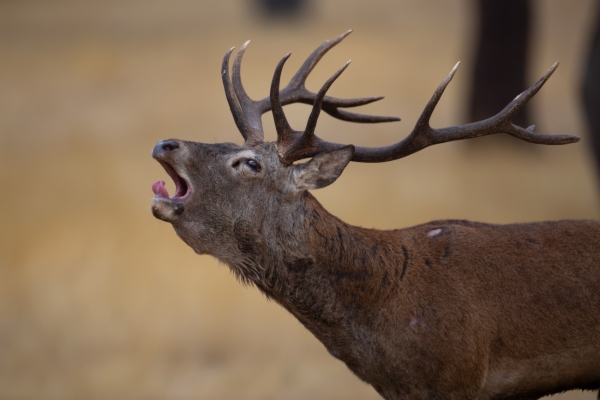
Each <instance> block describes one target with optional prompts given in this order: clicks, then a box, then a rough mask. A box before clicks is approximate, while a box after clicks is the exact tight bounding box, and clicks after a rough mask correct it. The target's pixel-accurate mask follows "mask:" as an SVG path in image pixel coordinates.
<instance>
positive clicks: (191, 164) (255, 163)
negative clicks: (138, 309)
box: [152, 31, 579, 283]
mask: <svg viewBox="0 0 600 400" xmlns="http://www.w3.org/2000/svg"><path fill="white" fill-rule="evenodd" d="M350 32H351V31H348V32H346V33H344V34H342V35H340V36H339V37H337V38H335V39H333V40H331V41H326V42H325V43H323V44H322V45H321V46H320V47H319V48H317V49H316V50H315V51H314V52H313V53H312V54H311V55H310V56H309V57H308V59H307V60H306V61H305V62H304V64H303V65H302V66H301V68H300V69H299V71H298V72H297V73H296V74H295V75H294V77H293V78H292V79H291V81H290V82H289V84H288V85H287V86H286V87H285V88H283V89H280V88H279V86H280V77H281V71H282V69H283V66H284V64H285V62H286V60H287V59H288V57H289V54H288V55H286V56H285V57H284V58H283V59H282V60H281V61H280V62H279V64H278V65H277V68H276V69H275V73H274V76H273V80H272V83H271V90H270V96H268V97H265V98H263V99H262V100H260V101H255V100H252V99H251V98H250V97H249V96H248V95H247V94H246V92H245V90H244V88H243V86H242V83H241V74H240V68H241V62H242V58H243V55H244V52H245V50H246V47H247V45H248V43H249V42H246V43H245V44H244V45H243V46H242V47H241V49H240V51H239V52H238V54H237V56H236V57H235V60H234V62H233V68H232V71H233V74H232V77H230V75H229V58H230V55H231V52H232V51H233V48H232V49H230V50H229V51H228V52H227V54H226V55H225V57H224V58H223V63H222V67H221V75H222V79H223V84H224V87H225V94H226V97H227V101H228V103H229V107H230V109H231V112H232V114H233V118H234V120H235V123H236V125H237V127H238V129H239V131H240V133H241V134H242V136H243V137H244V139H245V143H244V144H243V145H242V146H239V145H236V144H233V143H217V144H205V143H197V142H189V141H182V140H175V139H170V140H165V141H161V142H159V143H158V144H157V145H156V147H155V148H154V150H153V152H152V156H153V157H154V158H155V159H156V160H158V161H159V162H160V164H161V165H162V166H163V167H164V168H165V169H166V171H167V172H168V174H169V175H170V176H171V178H172V179H173V180H174V182H175V185H176V193H175V195H174V196H173V197H169V194H168V193H167V191H166V189H165V187H164V182H162V181H159V182H156V183H155V184H154V185H153V191H154V193H155V194H156V196H155V197H154V199H153V200H152V212H153V214H154V216H155V217H156V218H159V219H162V220H164V221H167V222H170V223H171V224H172V225H173V227H174V228H175V230H176V232H177V234H178V235H179V236H180V237H181V238H182V239H183V240H184V241H185V242H186V243H187V244H188V245H189V246H191V247H192V248H193V249H194V250H195V251H196V252H197V253H199V254H210V255H213V256H215V257H217V258H218V259H220V260H221V261H224V262H225V263H227V264H228V265H230V266H232V269H233V270H234V272H235V273H236V274H237V275H238V276H239V277H241V278H242V279H244V280H249V281H252V282H255V283H256V282H257V281H260V280H261V279H264V274H265V271H264V266H263V264H264V263H263V262H262V260H261V259H260V258H261V257H263V256H265V254H269V255H270V256H273V255H274V257H275V258H277V257H279V258H283V257H288V256H289V254H290V253H291V254H293V253H294V252H298V253H301V248H302V246H303V245H305V244H306V243H303V241H304V240H305V239H304V238H303V237H302V235H301V234H299V231H298V229H299V226H300V225H301V224H302V223H303V222H302V218H303V215H305V214H304V212H305V210H306V209H307V207H308V206H307V201H308V199H311V197H310V195H309V194H308V193H307V191H308V190H313V189H319V188H322V187H325V186H328V185H330V184H331V183H333V182H334V181H335V180H336V179H337V178H338V177H339V176H340V174H341V173H342V171H343V170H344V168H345V167H346V166H347V165H348V163H349V162H350V161H358V162H385V161H391V160H396V159H399V158H402V157H406V156H408V155H410V154H412V153H415V152H417V151H419V150H422V149H424V148H425V147H428V146H431V145H434V144H438V143H445V142H450V141H454V140H462V139H469V138H475V137H479V136H484V135H490V134H494V133H501V132H503V133H508V134H510V135H512V136H515V137H517V138H519V139H522V140H525V141H528V142H531V143H537V144H567V143H573V142H576V141H578V140H579V138H578V137H576V136H570V135H554V136H549V135H540V134H537V133H534V132H533V130H534V126H531V127H529V128H527V129H525V128H522V127H519V126H516V125H514V124H512V122H511V118H512V117H513V116H514V115H515V114H516V113H517V112H518V111H519V109H520V108H521V107H522V106H523V105H524V104H525V103H526V102H527V101H528V100H529V99H531V98H532V97H533V96H534V95H535V94H536V93H537V91H538V90H539V89H540V88H541V87H542V85H543V84H544V83H545V82H546V81H547V80H548V78H549V77H550V75H552V73H553V72H554V70H555V69H556V67H557V64H554V65H553V66H552V67H551V68H550V69H549V70H548V71H547V72H546V73H545V74H544V75H543V76H542V77H541V78H540V79H539V80H538V81H537V82H536V83H535V84H534V85H533V86H532V87H531V88H529V89H527V90H526V91H525V92H523V93H521V94H520V95H519V96H517V98H515V99H514V100H513V101H512V102H511V103H510V104H508V105H507V106H506V107H505V108H504V109H503V110H502V111H501V112H500V113H498V114H497V115H495V116H493V117H491V118H489V119H486V120H483V121H480V122H475V123H470V124H466V125H460V126H454V127H448V128H441V129H434V128H432V127H431V126H430V125H429V120H430V117H431V115H432V113H433V111H434V109H435V106H436V105H437V103H438V101H439V99H440V97H441V96H442V93H443V92H444V90H445V88H446V86H447V85H448V83H449V82H450V80H451V79H452V77H453V76H454V74H455V72H456V69H457V67H458V64H457V65H456V66H455V67H454V68H453V69H452V71H451V72H450V74H449V75H448V76H447V77H446V78H445V79H444V80H443V82H442V83H441V84H440V86H439V87H438V88H437V90H436V91H435V93H434V94H433V96H432V98H431V100H430V101H429V103H428V104H427V105H426V107H425V109H424V111H423V113H422V114H421V116H420V118H419V120H418V121H417V123H416V126H415V127H414V129H413V131H412V132H411V133H410V134H409V135H408V136H407V137H406V138H405V139H403V140H402V141H400V142H398V143H395V144H393V145H390V146H386V147H380V148H369V147H354V146H352V145H343V144H338V143H332V142H328V141H325V140H323V139H321V138H319V137H317V136H316V135H315V128H316V124H317V119H318V117H319V114H320V112H321V110H323V111H325V112H326V113H328V114H329V115H331V116H333V117H335V118H337V119H341V120H344V121H350V122H359V123H378V122H389V121H398V120H399V118H395V117H382V116H371V115H364V114H356V113H352V112H349V111H346V110H345V109H346V108H351V107H356V106H360V105H364V104H368V103H371V102H374V101H377V100H380V99H382V97H367V98H356V99H339V98H334V97H330V96H327V95H326V93H327V90H328V89H329V88H330V87H331V85H332V84H333V82H334V81H335V80H336V79H337V78H338V77H339V76H340V75H341V73H342V72H343V71H344V70H345V69H346V68H347V66H348V63H346V64H345V65H344V66H343V67H342V68H340V69H339V70H338V71H337V72H336V73H335V74H333V76H332V77H331V78H329V79H328V80H327V82H325V84H324V85H323V86H322V87H321V89H320V90H319V91H318V92H317V93H313V92H310V91H309V90H307V89H306V87H305V81H306V78H307V76H308V74H309V73H310V72H311V71H312V69H313V68H314V66H315V65H316V63H317V62H318V61H319V60H320V59H321V57H323V55H324V54H325V53H326V52H327V51H329V50H330V49H331V48H332V47H334V46H335V45H336V44H338V43H339V42H340V41H341V40H342V39H344V38H345V37H346V36H347V35H348V34H349V33H350ZM291 103H306V104H312V112H311V114H310V117H309V119H308V122H307V124H306V128H305V129H304V130H303V131H296V130H294V129H292V128H291V127H290V125H289V124H288V122H287V119H286V117H285V114H284V112H283V108H282V106H283V105H286V104H291ZM268 111H272V113H273V118H274V122H275V126H276V129H277V141H276V142H265V141H264V134H263V129H262V122H261V115H262V114H263V113H266V112H268ZM303 159H310V160H309V161H306V162H304V163H295V162H296V161H299V160H303ZM249 254H253V255H254V258H252V257H249V256H248V255H249ZM284 254H285V255H284ZM298 257H301V255H298Z"/></svg>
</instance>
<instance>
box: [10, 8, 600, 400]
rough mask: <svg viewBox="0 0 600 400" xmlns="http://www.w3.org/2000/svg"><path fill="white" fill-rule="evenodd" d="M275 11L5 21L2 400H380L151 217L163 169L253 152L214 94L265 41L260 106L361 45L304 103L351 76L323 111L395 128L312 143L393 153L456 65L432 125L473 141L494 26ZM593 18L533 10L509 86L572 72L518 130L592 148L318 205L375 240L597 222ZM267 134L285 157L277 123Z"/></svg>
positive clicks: (416, 162)
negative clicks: (164, 150)
mask: <svg viewBox="0 0 600 400" xmlns="http://www.w3.org/2000/svg"><path fill="white" fill-rule="evenodd" d="M276 3H277V2H276V1H274V0H273V1H268V0H264V1H263V0H246V1H243V0H197V1H191V0H177V1H169V2H167V1H159V0H146V1H137V0H119V1H117V0H107V1H60V0H57V1H6V0H3V1H0V184H1V187H2V188H4V190H6V191H7V193H6V194H4V195H2V197H1V200H0V228H1V229H0V399H182V400H183V399H307V398H311V399H377V398H379V397H378V396H377V394H376V393H375V391H374V390H373V389H371V388H370V387H369V386H367V385H366V384H364V383H362V382H360V381H359V380H358V379H357V378H355V377H354V376H353V375H352V373H350V372H349V371H348V370H347V368H346V367H345V366H344V365H343V364H342V363H341V362H339V361H337V360H335V359H334V358H332V357H331V356H330V355H329V354H328V353H327V351H326V350H325V348H324V347H323V346H322V345H321V344H320V343H319V342H318V341H317V340H316V339H315V338H314V337H312V335H311V334H310V333H309V332H308V331H306V330H305V329H304V328H303V327H302V326H301V325H300V323H298V322H297V321H296V320H295V319H294V318H292V317H291V316H290V315H288V313H287V312H285V311H284V310H283V309H282V308H280V307H279V306H277V305H276V304H274V303H272V302H269V301H267V300H266V299H265V298H264V297H263V296H262V295H260V293H259V292H258V291H257V290H256V289H253V288H247V287H243V286H242V285H240V284H239V283H238V282H236V280H235V279H234V277H233V276H232V275H231V274H230V273H229V271H228V270H227V268H226V267H224V266H222V265H219V264H218V263H217V261H216V260H214V259H212V258H210V257H208V256H197V255H195V254H194V253H193V251H192V250H191V249H190V248H188V247H187V246H186V245H185V244H184V243H183V242H182V241H181V240H179V239H178V238H177V237H176V235H175V234H174V232H173V230H172V228H171V226H170V225H169V224H166V223H163V222H161V221H158V220H156V219H154V218H153V217H152V215H151V213H150V209H149V205H150V200H151V199H152V197H153V194H152V191H151V184H152V183H153V182H154V181H156V180H158V179H164V180H166V181H167V187H168V188H169V190H170V191H171V193H172V192H173V184H172V182H171V181H170V179H166V178H167V175H166V173H165V172H164V170H163V169H162V167H161V166H160V165H159V164H158V163H157V162H155V161H154V160H152V158H151V157H150V151H151V149H152V148H153V146H154V144H155V143H156V142H157V141H158V140H160V139H166V138H171V137H176V138H181V139H187V140H195V141H202V142H221V141H231V142H236V143H242V138H241V136H240V134H239V133H238V132H237V130H236V127H235V124H234V123H233V119H232V118H231V115H230V113H229V109H228V106H227V102H226V99H225V96H224V93H223V89H222V86H221V79H220V74H219V69H220V64H221V59H222V57H223V55H224V53H225V51H226V50H227V49H229V48H230V47H231V46H237V47H239V46H240V45H241V44H242V43H244V41H246V40H247V39H252V44H251V45H250V47H249V48H248V51H247V53H246V57H245V60H244V67H243V79H244V83H245V86H246V88H247V90H248V92H249V93H250V95H251V96H253V97H255V98H258V97H263V96H265V95H266V94H267V93H268V89H269V84H270V79H271V76H272V73H273V70H274V68H275V65H276V63H277V62H278V60H279V59H280V58H281V57H282V56H283V55H284V54H286V53H287V52H289V51H292V52H293V55H292V58H291V59H290V60H289V61H288V63H287V65H286V69H285V70H284V76H283V80H282V81H283V82H287V80H288V79H289V78H290V77H291V76H292V74H293V73H294V72H295V70H296V68H298V67H299V66H300V64H301V63H302V61H303V60H304V58H305V57H306V56H308V54H310V52H312V50H313V49H314V48H316V47H317V46H318V45H320V44H321V43H322V42H323V41H325V40H326V39H331V38H333V37H335V36H337V35H339V34H340V33H342V32H344V31H346V30H348V29H354V33H353V34H352V35H350V36H349V37H348V38H346V39H345V40H344V41H343V42H342V43H341V44H339V45H338V46H337V47H336V48H335V49H333V50H332V51H331V52H330V53H329V54H327V56H326V57H325V58H324V59H323V60H322V61H321V63H320V64H319V65H318V66H317V68H316V69H315V70H314V71H313V73H312V74H311V76H310V78H309V80H308V87H309V88H310V89H312V90H315V91H316V90H317V89H318V87H320V85H321V84H322V82H324V81H325V80H326V79H327V78H328V77H329V76H330V74H331V73H333V72H334V71H335V70H336V69H337V68H338V67H340V66H341V65H342V64H343V63H344V62H345V61H347V60H348V59H350V58H351V59H353V63H352V65H351V66H350V68H349V69H348V70H347V71H346V72H345V73H344V75H343V76H342V77H341V78H340V79H339V80H338V81H337V82H336V83H335V85H334V86H333V88H332V89H331V90H330V94H332V95H333V96H340V97H359V96H369V95H385V96H386V99H385V100H383V101H381V102H379V103H375V104H372V105H369V106H365V107H363V109H362V110H363V111H364V112H365V113H374V114H379V115H397V116H400V117H402V121H401V122H399V123H398V122H397V123H390V124H380V125H358V124H350V123H346V122H342V121H338V120H334V119H332V118H331V117H329V116H327V115H323V116H322V117H321V119H320V121H319V125H318V127H317V130H318V134H319V135H320V136H322V137H324V138H326V139H328V140H333V141H338V142H346V143H353V144H356V145H384V144H389V143H392V142H395V141H397V140H399V139H400V138H402V137H403V136H405V135H406V134H407V133H408V132H409V131H410V129H412V126H413V124H414V123H415V121H416V119H417V118H418V116H419V114H420V112H421V110H422V108H423V107H424V105H425V104H426V102H427V100H428V99H429V97H430V96H431V94H432V93H433V91H434V90H435V88H436V87H437V85H438V84H439V83H440V82H441V80H442V79H443V78H444V77H445V76H446V74H447V73H448V72H449V71H450V69H451V68H452V66H453V65H454V64H455V63H456V62H457V61H459V60H460V61H462V64H461V67H460V69H459V71H458V74H457V75H456V77H455V79H454V81H453V82H452V83H451V84H450V86H449V88H448V89H447V91H446V94H445V95H444V97H443V98H442V101H441V102H440V104H439V106H438V107H437V109H436V112H435V114H434V116H433V119H432V125H433V126H435V127H441V126H449V125H455V124H460V123H465V122H469V121H470V118H471V116H472V115H475V114H476V113H484V114H485V112H486V111H485V110H484V111H481V110H474V106H473V103H474V101H473V100H472V99H473V96H475V95H476V93H477V92H478V90H477V89H476V86H477V85H480V84H484V85H485V84H486V81H485V79H484V80H483V81H482V80H481V79H483V78H481V73H479V75H478V74H477V73H476V70H477V68H480V67H477V66H478V65H481V57H480V56H478V55H477V54H479V53H481V51H482V50H481V45H480V43H481V42H480V41H479V39H478V35H479V34H480V33H481V29H482V28H481V26H482V23H481V21H482V18H483V17H482V13H481V10H482V9H481V7H480V5H479V3H478V2H477V1H475V0H403V1H398V0H395V1H394V0H369V1H366V0H319V1H317V0H313V1H308V0H305V1H298V0H296V1H291V2H290V3H296V4H291V5H288V7H281V6H278V4H276ZM597 6H598V4H597V2H595V1H593V0H532V1H530V2H529V4H528V7H529V9H528V10H526V13H527V18H528V19H527V21H528V22H527V29H526V31H527V32H526V35H528V37H527V38H526V39H519V40H520V41H521V42H522V41H523V40H526V46H520V47H519V46H516V47H518V49H517V53H518V54H521V55H520V56H519V55H518V54H517V55H515V56H514V60H515V64H519V63H521V64H522V63H523V59H526V63H525V64H524V65H525V66H523V65H521V66H520V67H518V68H516V70H517V73H518V71H521V75H523V84H526V85H527V86H529V85H530V84H532V83H533V82H534V81H535V80H536V79H537V78H538V77H539V76H541V75H542V74H543V73H544V72H545V71H546V70H547V69H548V68H549V67H550V66H551V65H552V63H554V62H555V61H560V62H561V65H560V67H559V69H558V70H557V71H556V73H555V74H554V76H553V77H552V78H551V79H550V81H549V82H548V83H547V84H546V86H545V87H544V88H543V89H542V90H541V91H540V93H539V94H538V95H537V96H536V97H535V98H534V99H533V101H531V103H530V105H531V106H530V108H529V109H528V110H527V112H526V115H525V116H524V117H523V118H526V119H527V120H528V121H530V122H531V123H534V124H536V125H537V131H538V132H543V133H548V134H561V133H568V134H575V135H580V136H582V140H581V142H579V143H577V144H573V145H569V146H558V147H544V146H535V145H531V144H527V143H525V144H521V143H520V142H518V141H517V140H515V139H512V138H508V139H504V140H502V139H497V138H494V137H491V138H481V139H475V140H471V141H469V142H455V143H449V144H444V145H441V146H435V147H432V148H428V149H426V150H424V151H422V152H420V153H418V154H415V155H413V156H411V157H409V158H405V159H402V160H399V161H395V162H390V163H385V164H376V165H370V164H359V163H354V164H352V165H350V166H349V167H348V168H347V169H346V171H345V173H344V175H343V176H342V177H341V178H340V179H339V180H338V181H337V182H336V184H335V185H332V186H331V187H328V188H326V189H323V190H319V191H316V192H315V193H314V194H315V195H316V196H317V197H318V199H319V200H320V201H321V202H322V203H323V204H324V205H325V207H326V208H327V209H328V210H329V211H330V212H331V213H333V214H334V215H337V216H339V217H341V218H342V219H343V220H345V221H346V222H348V223H352V224H357V225H362V226H366V227H376V228H381V229H386V228H389V229H391V228H399V227H407V226H411V225H415V224H419V223H423V222H427V221H429V220H433V219H445V218H466V219H472V220H478V221H484V222H492V223H510V222H526V221H537V220H546V219H564V218H598V217H599V216H600V207H599V206H600V198H599V193H600V192H599V191H598V189H599V187H598V181H599V180H598V174H596V172H595V170H594V165H595V164H594V160H593V157H592V147H591V144H590V143H592V142H593V141H592V140H591V138H590V135H589V133H588V131H587V130H586V126H588V124H587V123H586V119H585V118H584V115H585V114H584V111H583V107H582V103H581V98H582V93H581V92H582V82H583V77H584V73H585V71H586V65H587V64H586V62H587V61H586V60H587V59H588V53H589V48H590V46H591V43H592V36H593V32H594V23H595V22H594V20H595V18H596V14H597V11H596V10H597ZM518 24H523V22H520V23H518ZM483 26H487V24H483ZM515 26H516V25H515ZM497 29H506V30H507V31H508V30H510V24H508V25H505V26H504V27H503V26H502V25H500V27H499V28H497ZM520 34H521V35H522V34H523V33H522V32H521V33H520ZM523 37H524V36H523ZM521 44H522V43H521ZM484 47H485V46H484ZM509 47H510V46H509ZM521 47H523V48H521ZM478 48H479V49H480V50H479V53H478V50H477V49H478ZM498 51H500V50H498ZM519 52H520V53H519ZM492 53H493V52H492ZM478 57H479V58H478ZM519 57H520V58H519ZM486 59H488V60H489V56H488V58H486V57H483V60H484V61H485V60H486ZM510 59H512V56H511V58H510ZM478 60H479V61H478ZM519 60H521V61H519ZM508 64H509V65H511V63H508ZM493 65H495V63H492V66H493ZM481 68H484V67H481ZM507 68H508V67H507ZM484 69H485V68H484ZM488 69H489V68H488ZM495 74H501V72H496V73H495ZM476 76H480V78H479V81H478V80H477V79H475V77H476ZM484 76H485V74H484ZM492 76H494V75H492ZM487 79H488V81H487V84H493V82H494V79H493V78H492V81H489V78H487ZM497 79H501V77H500V75H498V77H497ZM477 82H479V83H477ZM482 82H483V83H482ZM490 82H491V83H490ZM491 90H497V89H491ZM519 90H520V89H519ZM479 92H482V91H481V90H479ZM485 92H486V91H485V90H483V93H485ZM517 94H518V91H517V92H513V93H509V99H508V100H507V101H509V100H510V99H512V97H514V96H516V95H517ZM492 97H494V96H492ZM482 101H483V100H482ZM475 103H476V104H479V102H478V101H475ZM502 103H503V104H504V103H505V101H504V100H503V101H502ZM286 110H287V113H288V116H289V118H290V121H291V123H292V126H295V127H296V128H300V127H303V126H304V124H305V121H306V118H307V116H308V113H309V107H306V106H303V105H291V106H288V107H287V108H286ZM495 111H498V110H495ZM488 116H489V115H488ZM484 117H485V116H484ZM264 121H265V127H266V132H267V136H268V138H269V139H270V140H274V138H275V134H274V128H273V126H272V124H271V123H269V121H270V115H269V114H267V115H265V117H264ZM548 328H549V329H552V327H548ZM554 398H556V399H559V398H560V399H563V400H566V399H594V398H595V395H594V394H592V393H589V392H588V393H582V392H571V393H566V394H563V395H560V396H555V397H554Z"/></svg>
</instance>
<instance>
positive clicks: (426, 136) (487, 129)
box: [271, 55, 580, 163]
mask: <svg viewBox="0 0 600 400" xmlns="http://www.w3.org/2000/svg"><path fill="white" fill-rule="evenodd" d="M288 56H289V55H288ZM288 56H286V57H284V58H283V59H282V60H281V61H280V63H279V65H278V66H277V69H276V70H275V74H274V76H273V83H272V86H271V102H272V103H273V106H272V107H273V116H274V118H275V125H276V127H277V132H278V140H277V143H278V147H279V149H280V150H279V153H280V158H282V161H284V162H285V163H292V162H294V161H296V160H299V159H302V158H307V157H312V156H315V155H316V154H319V153H322V152H325V151H331V150H335V149H338V148H341V147H343V146H345V145H343V144H339V143H332V142H327V141H325V140H322V139H320V138H319V137H317V136H315V135H314V126H315V124H316V118H317V117H318V115H319V113H318V110H317V108H318V106H319V105H320V104H319V100H318V99H319V97H323V96H324V94H325V92H326V91H327V89H329V87H330V86H331V84H332V83H333V81H334V80H335V79H337V77H338V76H339V75H340V74H341V73H342V72H343V71H344V69H345V68H346V67H347V65H348V64H346V65H345V66H344V67H342V68H341V69H340V70H339V71H338V72H336V73H335V74H334V75H333V76H332V77H331V78H330V79H329V80H328V81H327V82H326V83H325V85H323V87H322V88H321V90H320V91H319V94H318V96H317V99H316V100H315V103H314V107H313V112H312V113H311V116H310V118H309V123H308V125H307V128H306V130H305V131H304V132H303V133H302V132H298V131H293V130H291V128H290V127H289V125H288V124H287V120H286V119H285V115H284V114H283V109H282V108H281V106H280V105H278V104H277V103H280V102H279V100H278V96H277V87H278V86H279V76H280V75H281V69H282V68H283V64H284V63H285V60H286V59H287V57H288ZM459 64H460V63H457V64H456V65H455V66H454V68H452V71H450V74H448V76H447V77H446V79H444V80H443V81H442V83H441V84H440V86H439V87H438V88H437V90H436V91H435V93H434V94H433V96H432V97H431V99H430V100H429V102H428V103H427V106H425V109H424V110H423V112H422V113H421V116H420V117H419V120H418V121H417V123H416V125H415V127H414V129H413V131H412V132H411V133H410V135H408V136H407V137H406V138H405V139H403V140H401V141H400V142H397V143H395V144H393V145H390V146H384V147H356V151H355V153H354V157H353V158H352V161H358V162H372V163H377V162H385V161H392V160H397V159H399V158H402V157H406V156H408V155H410V154H413V153H416V152H417V151H419V150H422V149H424V148H426V147H428V146H432V145H434V144H439V143H446V142H452V141H455V140H462V139H471V138H475V137H480V136H486V135H491V134H494V133H508V134H509V135H512V136H514V137H516V138H519V139H522V140H525V141H527V142H531V143H536V144H550V145H557V144H569V143H575V142H578V141H579V140H580V138H579V137H577V136H572V135H541V134H537V133H533V130H534V129H535V125H532V126H530V127H528V128H527V129H524V128H522V127H520V126H517V125H514V124H513V123H512V121H511V120H512V117H513V116H514V115H515V114H516V113H517V112H518V111H519V110H520V109H521V108H522V107H523V105H525V103H527V101H529V100H530V99H531V98H532V97H533V96H534V95H535V94H536V93H537V92H538V91H539V90H540V88H541V87H542V86H543V85H544V83H546V81H547V80H548V79H549V78H550V76H551V75H552V73H553V72H554V71H555V70H556V68H557V67H558V63H555V64H554V65H552V67H551V68H550V69H549V70H548V71H547V72H546V73H545V74H544V75H543V76H542V77H541V78H540V79H539V80H538V81H537V82H536V83H535V84H534V85H533V86H531V87H530V88H529V89H527V90H526V91H524V92H523V93H521V94H520V95H519V96H517V97H516V98H515V99H514V100H513V101H511V102H510V103H509V104H508V105H507V106H506V107H504V109H503V110H502V111H500V112H499V113H498V114H496V115H495V116H493V117H491V118H488V119H485V120H483V121H479V122H474V123H469V124H464V125H458V126H452V127H448V128H441V129H434V128H432V127H431V126H430V125H429V119H430V118H431V115H432V114H433V110H434V109H435V106H436V105H437V103H438V101H439V100H440V98H441V97H442V94H443V93H444V90H445V89H446V86H448V83H450V81H451V80H452V77H453V76H454V74H455V73H456V70H457V68H458V65H459Z"/></svg>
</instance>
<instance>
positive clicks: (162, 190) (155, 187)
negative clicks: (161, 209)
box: [152, 181, 169, 197]
mask: <svg viewBox="0 0 600 400" xmlns="http://www.w3.org/2000/svg"><path fill="white" fill-rule="evenodd" d="M152 191H153V192H154V194H159V195H161V196H164V197H169V192H167V188H166V187H165V181H156V182H154V183H153V184H152Z"/></svg>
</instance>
